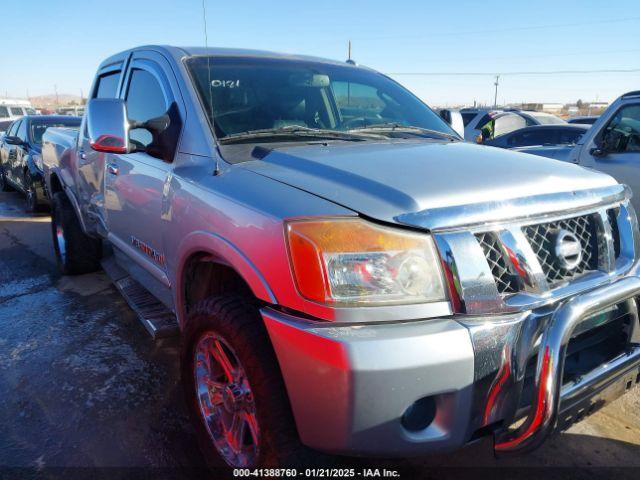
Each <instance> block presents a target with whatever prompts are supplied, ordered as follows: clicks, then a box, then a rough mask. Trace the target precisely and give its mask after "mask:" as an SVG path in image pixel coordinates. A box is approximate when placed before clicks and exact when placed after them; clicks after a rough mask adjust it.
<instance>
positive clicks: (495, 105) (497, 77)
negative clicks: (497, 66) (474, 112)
mask: <svg viewBox="0 0 640 480" xmlns="http://www.w3.org/2000/svg"><path fill="white" fill-rule="evenodd" d="M499 81H500V75H496V81H495V83H494V85H495V86H496V93H495V95H494V97H493V108H496V107H497V106H498V85H499Z"/></svg>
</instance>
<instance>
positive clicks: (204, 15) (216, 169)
mask: <svg viewBox="0 0 640 480" xmlns="http://www.w3.org/2000/svg"><path fill="white" fill-rule="evenodd" d="M202 24H203V26H204V48H205V50H208V49H209V36H208V34H207V8H206V6H205V0H202ZM206 55H207V81H208V82H209V119H210V121H211V130H213V137H214V138H215V136H216V129H215V127H214V121H215V120H214V115H213V86H212V85H211V55H209V52H207V53H206ZM216 147H217V145H216ZM218 155H220V152H218ZM220 173H222V172H221V170H220V163H219V159H218V158H216V165H215V167H214V169H213V176H214V177H215V176H218V175H220Z"/></svg>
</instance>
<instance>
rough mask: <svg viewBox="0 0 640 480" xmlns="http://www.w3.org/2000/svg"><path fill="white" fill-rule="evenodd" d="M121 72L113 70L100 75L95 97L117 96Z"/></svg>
mask: <svg viewBox="0 0 640 480" xmlns="http://www.w3.org/2000/svg"><path fill="white" fill-rule="evenodd" d="M119 81H120V72H119V71H118V72H111V73H107V74H105V75H101V76H100V77H98V85H97V87H96V90H95V95H94V97H95V98H116V94H117V93H118V83H119Z"/></svg>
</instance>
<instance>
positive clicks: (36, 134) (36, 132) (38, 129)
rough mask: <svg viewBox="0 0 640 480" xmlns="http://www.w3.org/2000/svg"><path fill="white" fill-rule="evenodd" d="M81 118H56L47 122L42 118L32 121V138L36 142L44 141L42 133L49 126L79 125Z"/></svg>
mask: <svg viewBox="0 0 640 480" xmlns="http://www.w3.org/2000/svg"><path fill="white" fill-rule="evenodd" d="M79 126H80V119H79V118H70V119H69V120H67V119H65V120H55V121H52V122H45V121H42V120H34V121H32V123H31V140H32V141H33V143H35V144H41V143H42V135H44V132H45V130H46V129H47V128H51V127H79Z"/></svg>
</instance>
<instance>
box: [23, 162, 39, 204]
mask: <svg viewBox="0 0 640 480" xmlns="http://www.w3.org/2000/svg"><path fill="white" fill-rule="evenodd" d="M23 185H24V194H25V206H24V209H25V210H26V211H27V212H29V213H33V212H37V211H39V210H40V204H39V203H38V194H37V192H36V187H35V185H34V184H33V179H32V178H31V174H30V173H29V172H24V179H23Z"/></svg>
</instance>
